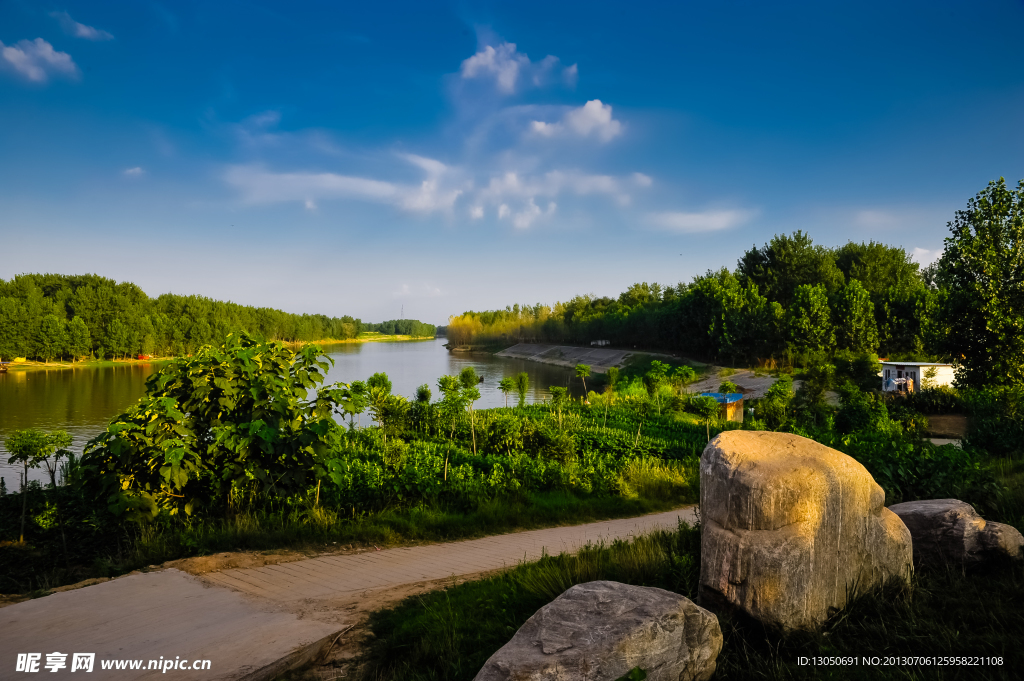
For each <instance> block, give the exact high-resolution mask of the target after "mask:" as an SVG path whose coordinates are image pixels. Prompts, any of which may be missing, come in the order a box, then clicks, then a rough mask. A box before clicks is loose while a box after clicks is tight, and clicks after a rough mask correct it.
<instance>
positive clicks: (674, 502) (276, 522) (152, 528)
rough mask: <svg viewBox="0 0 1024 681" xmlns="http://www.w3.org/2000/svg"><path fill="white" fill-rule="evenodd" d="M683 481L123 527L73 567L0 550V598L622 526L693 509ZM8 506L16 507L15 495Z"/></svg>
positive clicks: (643, 476)
mask: <svg viewBox="0 0 1024 681" xmlns="http://www.w3.org/2000/svg"><path fill="white" fill-rule="evenodd" d="M692 476H693V471H690V470H687V469H685V468H684V467H682V466H681V465H678V464H673V463H669V464H666V465H665V471H663V472H658V471H652V470H651V469H650V467H649V466H644V465H639V466H637V467H636V469H635V470H633V469H627V470H626V471H624V472H623V474H622V477H621V483H620V484H623V485H625V486H626V487H627V489H626V490H625V491H626V492H627V493H626V494H625V495H623V496H611V495H608V496H597V495H594V496H579V495H575V494H572V493H570V492H561V491H554V492H540V493H528V494H524V495H522V496H521V497H518V498H498V499H493V500H490V501H484V502H481V503H480V504H478V506H477V507H476V508H475V509H474V510H470V511H465V512H463V511H454V510H449V509H444V508H435V507H428V506H421V507H417V508H411V509H401V510H386V511H383V512H380V513H372V514H365V515H363V516H359V517H356V518H354V519H353V518H348V517H342V516H341V515H339V513H337V512H335V511H332V510H330V509H327V508H324V507H317V506H314V505H312V504H310V505H307V506H303V507H298V508H292V509H289V510H286V511H281V512H277V513H266V512H264V513H240V514H237V515H235V516H234V517H232V518H229V519H224V520H186V521H181V520H174V519H169V520H165V521H162V522H154V523H150V524H147V525H143V526H138V527H136V526H129V528H128V529H127V534H125V533H124V530H122V531H121V533H119V534H118V536H114V537H106V538H105V540H104V541H103V544H104V545H105V546H106V547H107V549H106V550H103V551H99V552H95V553H93V554H91V555H88V556H87V555H86V553H85V549H84V548H82V547H78V548H77V549H76V547H72V551H71V554H72V556H73V558H74V560H73V561H72V564H71V565H69V566H66V565H65V564H64V562H63V560H61V561H59V562H56V563H55V562H54V560H53V559H52V556H51V557H50V558H47V557H46V554H45V553H44V552H43V551H40V550H39V549H40V548H42V547H39V546H32V545H28V546H26V547H16V546H13V545H11V546H0V592H5V593H28V592H32V591H42V592H45V591H47V590H49V589H52V588H55V587H57V586H62V585H64V584H71V583H74V582H77V581H81V580H83V579H89V578H92V577H112V576H116V575H119V574H124V573H126V572H130V571H132V570H135V569H139V568H141V567H145V566H148V565H154V564H159V563H163V562H165V561H168V560H175V559H177V558H185V557H190V556H202V555H209V554H213V553H219V552H221V551H274V550H282V549H289V550H297V551H308V552H319V551H324V550H330V549H332V548H337V545H339V544H342V545H344V544H357V545H364V546H370V545H376V546H381V547H383V546H396V545H401V544H412V543H418V542H432V541H452V540H457V539H468V538H473V537H483V536H488V535H494V534H503V533H507V532H514V531H517V530H530V529H538V528H543V527H554V526H558V525H578V524H583V523H588V522H596V521H599V520H607V519H612V518H627V517H632V516H638V515H644V514H647V513H656V512H660V511H667V510H670V509H672V508H678V507H679V506H681V505H683V504H686V503H693V502H695V501H696V495H697V490H696V485H693V484H691V482H692ZM9 498H11V499H12V500H13V501H17V498H16V497H14V495H11V497H9ZM12 509H13V502H12ZM13 510H18V509H13ZM12 517H13V516H12ZM51 541H59V539H57V538H53V539H52V540H51ZM97 543H98V542H97ZM50 548H51V549H52V551H51V552H50V553H52V554H54V555H58V556H59V555H60V553H59V551H60V549H59V546H53V547H50Z"/></svg>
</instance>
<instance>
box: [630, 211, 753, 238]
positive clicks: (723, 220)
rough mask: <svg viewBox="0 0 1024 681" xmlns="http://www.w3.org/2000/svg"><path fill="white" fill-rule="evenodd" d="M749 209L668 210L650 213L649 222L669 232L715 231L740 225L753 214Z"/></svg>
mask: <svg viewBox="0 0 1024 681" xmlns="http://www.w3.org/2000/svg"><path fill="white" fill-rule="evenodd" d="M754 214H755V213H754V211H749V210H707V211H704V212H702V213H683V212H675V211H668V212H663V213H651V214H649V215H648V220H649V221H650V223H651V224H653V225H654V226H656V227H660V228H661V229H665V230H668V231H670V232H680V233H693V232H715V231H718V230H722V229H729V228H730V227H735V226H737V225H741V224H743V223H744V222H746V221H748V220H749V219H750V218H752V217H753V216H754Z"/></svg>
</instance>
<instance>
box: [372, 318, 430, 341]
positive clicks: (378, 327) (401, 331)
mask: <svg viewBox="0 0 1024 681" xmlns="http://www.w3.org/2000/svg"><path fill="white" fill-rule="evenodd" d="M362 330H363V331H376V332H377V333H383V334H387V335H389V336H417V337H428V338H433V337H434V336H435V335H437V327H436V326H434V325H433V324H425V323H424V322H421V321H419V320H416V319H390V320H388V321H386V322H381V323H380V324H363V328H362Z"/></svg>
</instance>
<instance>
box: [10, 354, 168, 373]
mask: <svg viewBox="0 0 1024 681" xmlns="http://www.w3.org/2000/svg"><path fill="white" fill-rule="evenodd" d="M172 359H174V358H173V357H150V358H149V359H83V360H81V361H80V362H65V361H59V362H38V361H36V360H28V361H25V362H18V363H14V362H11V363H9V364H8V365H7V373H16V372H19V371H35V370H38V369H93V368H96V367H114V366H118V367H119V366H134V365H146V364H166V363H167V362H170V361H171V360H172Z"/></svg>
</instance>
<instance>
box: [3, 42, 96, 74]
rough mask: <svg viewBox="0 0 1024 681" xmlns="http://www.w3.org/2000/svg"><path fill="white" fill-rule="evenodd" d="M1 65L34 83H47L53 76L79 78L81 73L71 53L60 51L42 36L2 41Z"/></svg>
mask: <svg viewBox="0 0 1024 681" xmlns="http://www.w3.org/2000/svg"><path fill="white" fill-rule="evenodd" d="M0 66H3V67H6V68H7V69H9V70H13V71H14V72H15V73H17V74H19V75H21V76H23V77H24V78H27V79H28V80H30V81H32V82H33V83H45V82H46V81H48V80H49V79H50V77H51V76H65V77H67V78H77V77H78V73H79V72H78V66H77V65H75V62H74V60H72V59H71V55H70V54H68V53H67V52H58V51H57V50H55V49H53V45H51V44H50V43H48V42H46V41H45V40H43V39H42V38H36V39H35V40H19V41H18V42H17V43H15V44H14V45H4V44H3V43H2V42H0Z"/></svg>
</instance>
